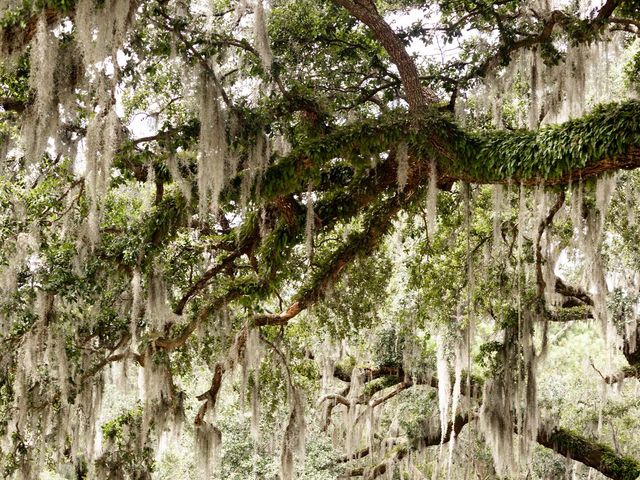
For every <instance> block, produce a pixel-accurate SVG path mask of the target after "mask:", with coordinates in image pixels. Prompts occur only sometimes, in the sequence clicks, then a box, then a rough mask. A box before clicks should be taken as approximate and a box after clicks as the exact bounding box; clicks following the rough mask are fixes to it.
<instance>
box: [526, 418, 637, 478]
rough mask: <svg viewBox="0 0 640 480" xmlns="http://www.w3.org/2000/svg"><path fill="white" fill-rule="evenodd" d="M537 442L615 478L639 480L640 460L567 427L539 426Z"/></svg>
mask: <svg viewBox="0 0 640 480" xmlns="http://www.w3.org/2000/svg"><path fill="white" fill-rule="evenodd" d="M537 441H538V443H539V444H540V445H543V446H545V447H547V448H551V449H553V450H554V451H556V452H557V453H559V454H560V455H563V456H565V457H567V458H571V459H572V460H575V461H577V462H580V463H583V464H584V465H587V466H588V467H591V468H594V469H596V470H598V471H599V472H600V473H602V474H603V475H604V476H606V477H608V478H613V479H615V480H636V479H637V478H638V476H640V463H639V462H638V461H637V460H634V459H632V458H629V457H625V456H622V455H618V454H617V453H616V452H614V451H613V449H612V448H611V447H608V446H607V445H603V444H601V443H597V442H595V441H592V440H588V439H587V438H585V437H583V436H581V435H579V434H578V433H576V432H573V431H571V430H567V429H564V428H555V429H553V430H551V431H547V430H545V429H540V430H539V431H538V436H537Z"/></svg>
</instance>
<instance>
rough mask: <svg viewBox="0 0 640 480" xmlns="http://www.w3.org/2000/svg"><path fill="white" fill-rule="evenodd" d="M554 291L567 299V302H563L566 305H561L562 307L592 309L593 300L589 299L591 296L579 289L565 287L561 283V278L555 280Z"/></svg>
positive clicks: (564, 284) (569, 286)
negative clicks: (586, 307)
mask: <svg viewBox="0 0 640 480" xmlns="http://www.w3.org/2000/svg"><path fill="white" fill-rule="evenodd" d="M555 291H556V293H559V294H560V295H562V296H564V297H567V299H568V300H569V301H568V302H565V303H568V305H563V306H571V307H574V306H589V307H593V299H592V298H591V295H589V293H588V292H586V291H584V290H582V289H581V288H577V287H573V286H571V285H567V284H566V283H564V282H563V281H562V279H561V278H556V285H555ZM571 300H573V301H571Z"/></svg>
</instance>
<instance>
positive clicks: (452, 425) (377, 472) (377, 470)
mask: <svg viewBox="0 0 640 480" xmlns="http://www.w3.org/2000/svg"><path fill="white" fill-rule="evenodd" d="M470 418H471V417H470V416H469V415H456V418H455V421H454V422H449V423H448V424H447V429H446V431H445V432H444V435H443V434H442V430H441V427H438V429H434V430H433V431H429V432H428V433H427V434H425V435H424V436H423V437H421V438H419V439H417V440H416V441H415V442H414V444H412V445H410V444H405V443H403V444H400V445H397V446H396V447H394V448H393V449H392V450H391V455H389V456H388V457H387V458H386V459H385V460H384V461H382V462H380V463H379V464H377V465H375V466H374V467H372V468H370V469H365V468H364V467H362V468H354V469H351V470H348V471H346V472H345V473H344V475H343V477H357V476H362V475H364V474H365V470H366V471H367V478H371V479H373V478H378V477H380V476H382V475H384V474H385V473H386V472H387V471H388V470H389V468H391V467H392V466H393V465H394V464H396V463H398V462H399V461H400V460H402V459H403V458H404V457H406V456H407V455H408V454H409V453H410V452H411V451H412V450H413V449H414V448H417V447H420V448H424V447H431V446H435V445H440V444H441V443H447V442H449V440H450V439H451V434H452V432H455V435H456V436H458V435H459V434H460V432H461V431H462V429H463V428H464V426H465V425H466V424H467V423H469V420H470ZM362 453H366V454H368V453H369V452H368V451H363V452H362ZM362 456H364V455H361V456H360V457H357V458H361V457H362Z"/></svg>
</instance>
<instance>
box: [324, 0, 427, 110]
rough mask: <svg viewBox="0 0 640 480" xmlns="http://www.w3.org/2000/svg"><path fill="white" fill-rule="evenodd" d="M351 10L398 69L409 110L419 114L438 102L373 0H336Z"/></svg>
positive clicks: (335, 1) (335, 0)
mask: <svg viewBox="0 0 640 480" xmlns="http://www.w3.org/2000/svg"><path fill="white" fill-rule="evenodd" d="M333 1H334V3H336V4H338V5H341V6H342V7H344V8H345V9H347V10H348V11H349V13H350V14H351V15H353V16H354V17H355V18H357V19H358V20H360V21H361V22H362V23H364V24H365V25H366V26H367V27H369V28H370V29H371V32H372V33H373V36H374V37H375V38H376V40H378V41H379V42H380V44H381V45H382V46H383V47H384V49H385V50H386V51H387V53H388V54H389V57H390V58H391V61H392V62H393V63H394V64H395V65H396V67H398V72H399V73H400V79H401V80H402V86H403V87H404V90H405V95H406V97H407V103H408V104H409V110H411V111H414V112H415V111H419V110H421V109H422V107H424V106H425V105H427V104H428V103H433V102H434V101H437V96H436V95H435V93H434V92H432V91H431V90H428V89H425V88H423V86H422V83H421V82H420V75H419V73H418V67H416V64H415V62H414V61H413V59H412V58H411V56H410V55H409V54H408V53H407V50H406V48H405V46H404V44H403V43H402V40H400V38H399V37H398V36H397V35H396V33H395V32H394V31H393V29H392V28H391V26H390V25H389V24H388V23H387V22H386V21H385V19H384V18H383V17H382V15H380V13H379V12H378V10H377V9H376V6H375V4H374V2H373V0H333Z"/></svg>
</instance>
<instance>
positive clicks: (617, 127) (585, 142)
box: [427, 101, 640, 185]
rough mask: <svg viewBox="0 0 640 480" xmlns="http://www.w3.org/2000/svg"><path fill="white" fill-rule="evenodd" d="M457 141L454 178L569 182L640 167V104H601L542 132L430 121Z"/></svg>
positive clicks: (449, 173) (450, 171)
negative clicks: (473, 127) (479, 128)
mask: <svg viewBox="0 0 640 480" xmlns="http://www.w3.org/2000/svg"><path fill="white" fill-rule="evenodd" d="M427 123H434V125H433V126H432V128H439V129H441V131H443V132H444V134H443V136H444V137H445V140H447V141H448V142H449V143H451V144H452V145H453V148H452V150H453V152H454V153H455V161H454V162H452V164H450V165H448V166H446V167H445V169H443V175H444V176H445V177H447V178H449V179H450V180H451V181H455V180H465V181H469V182H472V183H497V182H505V181H507V180H509V179H511V180H512V181H515V182H520V181H522V182H523V183H525V184H536V183H545V184H549V185H558V184H567V183H569V182H570V180H571V179H577V178H585V177H588V176H593V175H599V174H602V173H605V172H607V171H614V170H618V169H632V168H637V167H638V166H640V102H637V101H629V102H625V103H615V104H610V105H601V106H599V107H598V108H596V109H594V111H593V112H592V113H591V114H589V115H586V116H584V117H582V118H579V119H576V120H571V121H568V122H565V123H563V124H559V125H551V126H547V127H542V128H540V129H539V130H537V131H528V130H521V131H515V132H507V131H494V132H476V133H473V132H472V133H466V132H464V131H463V130H461V129H460V128H458V127H457V126H456V125H455V124H453V123H452V122H450V121H448V120H447V119H446V118H444V117H443V118H441V119H437V118H435V119H433V118H432V119H429V120H428V122H427Z"/></svg>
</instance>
